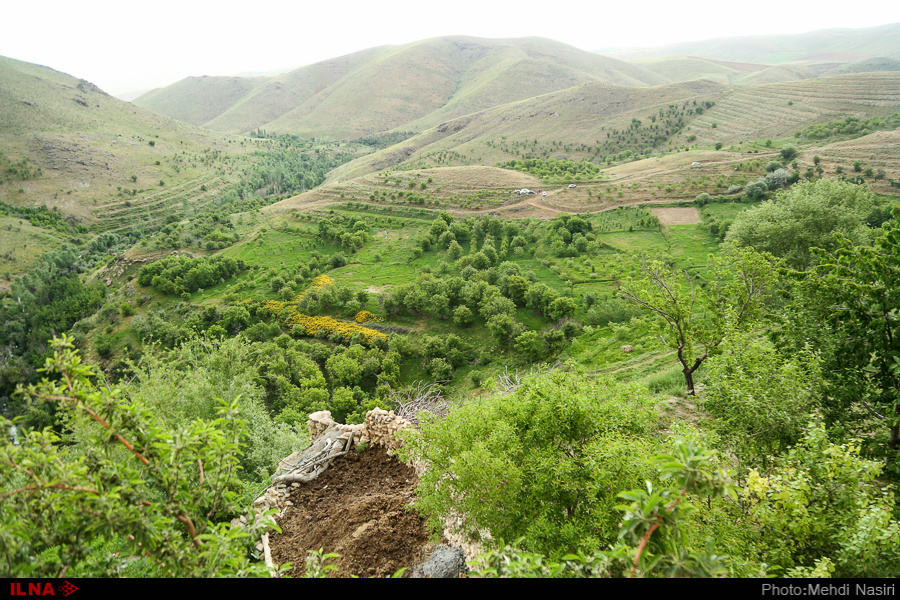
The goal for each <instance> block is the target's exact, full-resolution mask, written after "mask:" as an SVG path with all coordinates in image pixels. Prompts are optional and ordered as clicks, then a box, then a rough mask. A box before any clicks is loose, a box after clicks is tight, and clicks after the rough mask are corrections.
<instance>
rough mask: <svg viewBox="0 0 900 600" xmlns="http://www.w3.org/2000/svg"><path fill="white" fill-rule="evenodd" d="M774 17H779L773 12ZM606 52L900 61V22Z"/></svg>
mask: <svg viewBox="0 0 900 600" xmlns="http://www.w3.org/2000/svg"><path fill="white" fill-rule="evenodd" d="M773 18H777V16H776V15H773ZM607 55H608V56H611V57H613V58H618V59H620V60H625V61H637V60H643V59H653V58H662V57H666V56H685V55H688V56H699V57H704V58H712V59H716V60H724V61H731V62H749V63H763V64H768V65H780V64H783V63H787V62H794V63H827V62H841V63H846V62H856V61H861V60H864V59H868V58H875V57H885V58H893V59H896V60H900V23H892V24H889V25H879V26H878V27H866V28H862V29H821V30H818V31H811V32H809V33H801V34H780V35H752V36H742V37H731V38H716V39H707V40H702V41H698V42H683V43H679V44H670V45H667V46H660V47H658V48H629V49H624V50H617V51H612V52H609V53H607Z"/></svg>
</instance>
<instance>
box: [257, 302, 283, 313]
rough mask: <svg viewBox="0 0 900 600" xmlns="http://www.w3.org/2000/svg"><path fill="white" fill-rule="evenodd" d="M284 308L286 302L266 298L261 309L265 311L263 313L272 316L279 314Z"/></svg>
mask: <svg viewBox="0 0 900 600" xmlns="http://www.w3.org/2000/svg"><path fill="white" fill-rule="evenodd" d="M282 309H284V302H279V301H278V300H266V301H265V302H263V303H262V305H261V306H260V310H262V311H263V314H266V313H268V314H270V315H272V316H275V315H277V314H278V313H280V312H281V311H282Z"/></svg>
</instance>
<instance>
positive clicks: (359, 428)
mask: <svg viewBox="0 0 900 600" xmlns="http://www.w3.org/2000/svg"><path fill="white" fill-rule="evenodd" d="M306 424H307V426H308V427H309V437H310V441H313V442H315V441H316V440H317V439H318V438H319V437H321V436H322V435H323V434H324V433H325V432H326V431H327V430H328V429H330V428H331V427H336V428H337V429H340V430H341V431H344V432H347V433H351V432H352V433H353V443H354V444H366V443H368V442H369V436H368V435H367V432H366V426H365V424H364V423H360V424H358V425H345V424H344V423H336V422H335V421H334V419H332V418H331V411H330V410H320V411H319V412H314V413H312V414H311V415H309V419H308V420H307V421H306Z"/></svg>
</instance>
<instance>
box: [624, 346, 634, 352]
mask: <svg viewBox="0 0 900 600" xmlns="http://www.w3.org/2000/svg"><path fill="white" fill-rule="evenodd" d="M633 350H634V346H631V345H628V344H626V345H624V346H622V352H632V351H633Z"/></svg>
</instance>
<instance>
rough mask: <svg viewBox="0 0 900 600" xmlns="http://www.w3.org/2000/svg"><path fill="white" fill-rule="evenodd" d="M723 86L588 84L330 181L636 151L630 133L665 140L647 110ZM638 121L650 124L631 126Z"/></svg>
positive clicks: (709, 94)
mask: <svg viewBox="0 0 900 600" xmlns="http://www.w3.org/2000/svg"><path fill="white" fill-rule="evenodd" d="M725 90H726V88H725V87H724V86H721V85H718V84H715V83H712V82H709V81H695V82H689V83H680V84H673V85H665V86H656V87H649V88H627V87H620V86H614V85H609V84H605V83H600V82H594V83H589V84H584V85H580V86H576V87H573V88H569V89H566V90H562V91H559V92H554V93H551V94H545V95H543V96H539V97H536V98H530V99H528V100H522V101H519V102H513V103H510V104H506V105H503V106H499V107H496V108H492V109H488V110H484V111H481V112H479V113H475V114H472V115H467V116H464V117H459V118H457V119H454V120H452V121H448V122H446V123H442V124H441V125H439V126H438V127H434V128H432V129H429V130H427V131H424V132H422V133H421V134H419V135H417V136H414V137H412V138H409V139H408V140H406V141H404V142H402V143H400V144H396V145H394V146H391V147H389V148H386V149H384V150H381V151H379V152H376V153H373V154H371V155H369V156H366V157H362V158H360V159H357V160H356V161H353V162H350V163H348V164H346V165H344V166H342V167H340V168H339V169H336V170H335V171H334V172H333V173H332V174H330V175H329V180H330V181H337V180H341V179H345V178H353V177H358V176H359V175H363V174H365V173H369V172H373V171H378V170H382V169H386V168H388V167H391V166H394V165H397V164H403V165H405V167H404V168H424V167H427V166H441V165H447V166H450V165H478V164H481V165H491V164H494V163H496V162H498V161H503V160H509V159H513V158H519V157H522V158H524V157H528V156H538V157H540V156H545V157H554V158H572V157H574V156H578V157H579V158H578V160H581V159H582V158H587V159H594V160H597V159H601V160H602V157H603V156H604V155H606V154H609V153H618V152H620V151H622V150H625V149H626V148H633V147H634V146H633V145H632V143H631V142H630V141H629V140H630V139H632V137H633V138H634V139H635V140H650V139H653V138H654V137H655V136H656V135H657V134H658V135H660V136H662V137H663V138H666V137H667V134H666V133H665V131H666V126H665V117H664V118H662V119H661V120H660V122H659V124H655V123H651V120H650V118H649V117H648V115H654V114H658V113H659V111H663V112H665V111H668V110H669V109H670V105H674V104H677V106H678V107H679V108H678V109H677V110H678V111H682V110H683V109H682V107H683V106H684V105H685V103H687V105H689V106H691V110H692V111H693V106H694V105H693V104H692V103H695V102H696V103H702V102H704V101H715V100H716V99H717V98H718V97H719V96H720V95H721V94H722V93H724V91H725ZM683 113H684V114H682V112H679V115H678V116H677V117H673V119H674V120H676V121H677V120H682V121H684V119H685V118H686V117H685V114H686V109H684V110H683ZM633 119H638V120H641V119H643V120H644V121H642V123H641V127H640V128H638V129H635V130H634V131H630V128H631V127H632V124H633ZM614 132H615V133H614ZM670 133H671V132H670ZM617 137H618V138H620V139H619V140H618V141H617ZM641 143H642V142H641ZM647 143H649V142H647ZM635 144H639V142H637V141H636V142H635Z"/></svg>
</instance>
